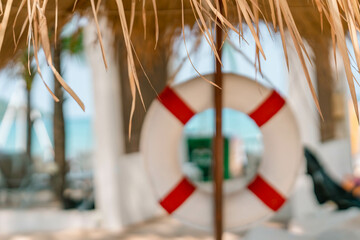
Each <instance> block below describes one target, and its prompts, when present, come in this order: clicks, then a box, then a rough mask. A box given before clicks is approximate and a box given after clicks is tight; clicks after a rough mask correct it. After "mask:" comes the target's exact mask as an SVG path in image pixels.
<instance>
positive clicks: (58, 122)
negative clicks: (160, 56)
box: [53, 41, 67, 203]
mask: <svg viewBox="0 0 360 240" xmlns="http://www.w3.org/2000/svg"><path fill="white" fill-rule="evenodd" d="M54 66H55V68H56V69H57V70H58V71H59V73H60V74H61V41H58V43H57V46H56V48H55V49H54ZM54 81H55V89H54V92H55V95H56V96H57V97H58V98H59V102H54V119H53V123H54V125H53V128H54V152H55V163H56V164H57V166H58V173H57V176H56V177H55V191H56V195H57V197H58V198H59V200H60V201H61V202H62V203H64V194H63V193H64V190H65V184H66V183H65V177H66V173H67V167H66V166H67V164H66V159H65V124H64V113H63V102H64V93H63V89H62V87H61V85H60V83H59V82H58V81H57V80H56V78H55V77H54Z"/></svg>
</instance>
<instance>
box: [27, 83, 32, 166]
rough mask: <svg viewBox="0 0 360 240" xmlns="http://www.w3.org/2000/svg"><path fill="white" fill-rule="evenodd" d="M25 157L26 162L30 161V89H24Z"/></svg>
mask: <svg viewBox="0 0 360 240" xmlns="http://www.w3.org/2000/svg"><path fill="white" fill-rule="evenodd" d="M26 93H27V96H26V105H27V106H26V157H27V160H28V161H29V162H28V164H30V163H31V162H32V159H31V136H32V134H31V128H32V121H31V89H29V88H27V89H26Z"/></svg>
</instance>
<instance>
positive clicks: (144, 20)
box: [0, 0, 360, 115]
mask: <svg viewBox="0 0 360 240" xmlns="http://www.w3.org/2000/svg"><path fill="white" fill-rule="evenodd" d="M218 1H220V0H173V1H168V0H151V1H150V0H148V1H146V0H142V1H140V4H136V3H137V1H136V0H112V1H100V0H98V1H97V2H96V3H95V1H94V0H89V1H77V0H62V1H58V0H52V1H48V0H7V1H6V4H5V8H4V14H3V15H2V19H1V25H0V48H1V47H2V48H1V52H0V54H1V58H0V66H4V65H5V64H6V63H7V62H8V61H9V60H10V59H11V58H12V57H13V55H14V53H13V50H14V49H15V48H16V47H18V48H24V47H26V44H27V45H30V44H32V45H34V44H35V45H37V48H40V47H42V48H43V49H44V52H45V54H46V56H47V60H48V63H49V66H50V68H51V69H52V71H53V72H54V74H55V75H56V76H57V79H58V80H59V81H60V82H62V83H63V86H64V88H65V89H66V90H67V91H69V93H70V94H71V95H72V96H73V98H74V99H75V100H76V101H77V102H78V103H79V105H80V106H81V105H82V103H81V101H80V99H78V97H77V96H76V94H75V93H74V92H73V91H72V90H71V89H70V88H69V87H68V86H67V85H65V84H64V82H63V81H62V78H60V75H58V74H56V72H57V71H56V69H55V68H54V67H53V66H52V64H51V53H50V52H49V47H50V44H51V41H50V39H49V36H48V32H49V30H51V31H50V32H51V33H52V34H54V35H55V36H56V34H57V29H58V28H61V27H62V26H63V25H64V23H65V22H66V21H67V20H68V19H69V18H70V17H71V16H72V14H73V11H76V12H79V13H80V14H87V15H88V16H90V17H93V18H94V19H95V22H97V18H98V16H105V17H107V18H108V19H109V20H110V22H111V23H112V24H113V29H114V32H115V35H117V36H121V37H122V38H123V39H124V42H125V46H126V51H127V54H128V57H127V61H128V66H129V71H128V72H129V81H130V82H131V84H130V86H131V89H130V91H131V92H132V94H133V97H134V99H135V97H136V94H139V95H140V97H141V91H140V84H139V81H138V77H137V73H136V68H135V59H134V55H135V56H136V54H138V55H141V54H151V51H153V48H154V47H157V46H158V45H159V44H162V45H166V44H168V45H169V46H171V43H172V40H173V39H174V38H175V37H178V36H180V35H181V33H182V32H184V31H183V30H184V27H185V25H186V26H189V27H190V28H193V27H194V26H197V29H198V31H193V32H192V34H202V35H203V36H204V37H205V39H206V41H207V42H208V44H209V46H210V47H211V48H212V50H213V51H214V54H215V57H216V58H217V59H218V60H220V58H219V56H218V54H217V52H216V50H215V45H214V40H213V33H212V31H213V28H214V26H215V25H218V26H220V27H221V28H222V29H223V30H224V31H225V32H228V31H230V30H231V31H234V32H235V33H237V34H238V35H239V37H240V38H242V37H243V36H242V34H243V29H242V24H247V25H248V27H249V29H250V32H251V34H252V37H253V39H254V41H255V43H256V52H255V54H256V59H257V60H258V62H260V61H259V59H260V57H263V58H265V52H264V50H263V49H262V45H261V41H260V37H259V36H260V33H259V28H258V24H259V22H260V21H264V22H265V23H266V24H267V26H269V28H272V29H273V30H274V32H279V34H280V36H281V39H282V46H283V50H284V55H285V59H286V63H287V66H288V67H289V62H288V54H287V47H286V41H285V31H288V32H289V35H290V36H291V39H292V42H293V43H294V46H295V49H296V52H297V55H298V57H299V59H300V62H301V65H302V69H303V72H304V75H305V77H306V79H307V81H308V84H309V88H310V91H311V93H312V96H313V99H314V102H315V104H316V107H317V109H318V110H319V112H320V113H321V111H320V106H319V104H318V101H317V95H316V92H315V90H314V87H313V86H312V82H311V79H310V74H309V71H308V69H307V67H306V64H305V60H306V58H307V59H309V56H308V54H307V52H306V49H305V45H304V39H305V40H306V39H311V38H315V37H325V38H329V39H331V40H332V43H333V47H336V48H338V49H339V51H340V53H341V57H342V59H343V63H344V67H345V70H346V77H347V81H348V85H349V88H350V93H351V96H352V99H353V102H354V106H355V110H356V112H357V115H358V111H357V101H356V95H355V88H354V83H353V78H354V76H353V74H352V72H351V64H350V59H349V56H348V50H347V46H346V37H345V36H346V32H347V31H348V32H349V35H350V39H351V42H352V43H353V46H354V52H355V60H356V62H357V66H358V68H360V49H359V44H358V37H357V33H358V31H359V30H360V5H359V1H358V0H221V1H222V3H223V6H224V12H220V11H219V2H218ZM0 3H1V2H0ZM25 6H27V7H25ZM34 6H35V8H34ZM1 12H2V5H0V13H1ZM36 17H37V18H38V19H37V20H35V18H36ZM11 26H12V28H11ZM26 29H27V31H28V34H27V36H26V38H25V37H24V34H23V33H24V32H25V31H26ZM9 32H10V33H11V32H12V34H9ZM97 32H98V38H99V43H100V45H102V40H101V29H99V27H97ZM11 38H13V39H14V40H10V39H11ZM32 38H35V39H37V40H36V41H32ZM55 38H56V37H54V39H55ZM140 39H143V40H142V41H143V42H142V43H140ZM14 41H15V43H14ZM37 41H38V43H37ZM136 42H137V43H140V44H135V43H136ZM185 42H186V41H185ZM147 43H151V44H147ZM5 45H6V46H5ZM137 46H142V49H141V52H138V53H136V52H135V51H136V49H137ZM144 46H151V47H147V48H144ZM9 49H12V51H9ZM101 49H102V48H101ZM168 49H169V51H170V52H171V47H169V48H168ZM102 51H103V50H102ZM103 59H104V63H105V66H106V58H105V55H103ZM258 66H259V65H258ZM259 67H260V66H259ZM134 101H135V100H134ZM133 104H134V103H133Z"/></svg>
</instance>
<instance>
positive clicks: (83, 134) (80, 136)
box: [0, 115, 94, 158]
mask: <svg viewBox="0 0 360 240" xmlns="http://www.w3.org/2000/svg"><path fill="white" fill-rule="evenodd" d="M42 121H43V122H44V125H45V128H46V130H47V133H48V134H49V137H50V139H51V141H52V143H53V131H52V126H53V124H52V117H51V115H48V116H45V117H43V118H42ZM92 129H93V128H92V119H91V118H83V119H76V118H75V119H66V120H65V137H66V156H67V158H72V157H74V156H76V155H78V154H82V153H89V152H92V149H93V146H94V136H93V130H92ZM16 131H17V130H16V127H15V124H13V125H12V127H11V130H10V133H9V136H8V139H7V141H6V146H5V148H4V149H0V151H5V152H9V153H14V152H16V150H15V149H16V148H15V142H16ZM32 141H33V145H32V153H33V155H34V156H39V155H42V154H43V151H44V150H43V149H42V146H41V145H40V142H39V139H38V137H37V135H36V132H35V130H34V129H32Z"/></svg>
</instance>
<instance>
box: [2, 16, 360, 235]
mask: <svg viewBox="0 0 360 240" xmlns="http://www.w3.org/2000/svg"><path fill="white" fill-rule="evenodd" d="M101 28H102V30H103V33H102V34H103V37H104V46H105V52H106V56H107V58H108V60H109V69H108V70H107V71H106V70H105V69H104V66H103V62H102V57H101V51H100V48H99V45H98V43H97V35H96V28H95V25H94V23H93V22H92V21H90V20H88V19H86V18H81V17H78V16H75V17H74V18H73V20H72V21H71V22H70V23H69V24H68V25H67V26H65V28H64V29H63V32H62V33H61V37H60V39H61V41H60V42H59V43H58V46H57V48H56V49H54V56H58V64H59V66H60V68H61V72H62V74H63V77H64V79H65V80H66V82H67V83H68V84H69V85H70V86H71V87H72V89H73V90H74V91H75V92H76V93H77V94H78V95H79V96H80V98H81V99H82V100H83V102H84V103H85V106H86V111H85V112H83V111H82V110H81V109H80V107H79V106H78V105H77V104H76V102H75V101H74V100H73V99H72V98H71V97H70V96H69V95H68V94H67V93H65V92H64V93H61V92H62V90H61V88H60V87H59V86H57V85H56V84H55V83H54V78H53V76H52V72H51V71H49V70H48V69H47V68H46V62H45V58H44V55H43V54H41V53H39V56H38V57H39V62H40V66H42V75H43V79H44V80H45V81H46V82H47V84H48V85H49V87H50V88H51V89H54V91H55V93H57V94H56V95H57V96H60V97H59V98H60V102H59V103H55V102H54V100H53V99H52V97H51V95H50V94H49V93H48V91H47V90H46V88H45V86H44V84H43V82H42V79H41V77H40V76H39V74H37V73H36V61H35V58H34V56H33V55H31V53H30V55H29V54H28V51H25V52H24V54H23V56H21V57H20V58H19V61H18V63H16V64H14V65H13V66H11V67H7V68H5V69H3V70H2V71H1V73H0V89H2V90H1V91H0V119H1V121H0V236H2V238H1V239H22V240H24V239H64V238H68V239H209V238H211V233H208V232H205V231H201V230H198V229H196V228H192V226H188V225H183V224H182V223H180V222H178V221H177V220H173V219H171V218H170V217H168V216H166V214H165V212H164V211H163V210H162V209H160V207H159V206H158V204H157V202H156V199H155V197H154V195H153V193H152V191H151V186H150V184H149V180H148V177H147V175H146V169H145V168H144V165H143V161H142V155H141V152H140V148H139V141H140V136H141V126H142V122H143V119H144V116H145V111H144V109H143V108H142V107H141V105H139V104H140V101H137V107H136V112H135V116H134V120H133V121H134V122H133V131H132V137H131V140H129V139H128V127H129V125H128V121H129V114H130V106H131V105H130V104H131V95H130V91H129V85H128V82H127V81H124V80H123V79H126V77H125V76H127V73H126V69H127V66H126V63H125V62H126V61H125V59H126V57H125V55H124V54H125V53H124V51H123V50H121V49H123V48H121V46H122V45H121V44H123V43H121V42H120V43H118V42H116V43H114V42H113V36H112V31H111V29H110V27H108V25H107V23H106V22H105V21H101ZM260 28H261V32H262V33H263V34H262V35H261V42H262V44H263V48H264V51H265V53H266V56H267V59H268V60H266V61H264V60H263V59H261V60H260V61H261V69H262V72H261V73H259V72H257V71H256V67H255V62H256V59H255V43H254V42H253V41H252V37H250V36H251V33H250V31H249V30H248V29H247V27H246V26H244V31H245V32H244V34H245V39H249V41H248V42H245V41H243V40H240V43H239V39H238V38H237V37H236V36H235V34H234V36H232V35H231V32H230V36H229V40H227V41H225V43H224V46H223V64H224V72H227V73H235V74H239V75H243V76H246V77H249V78H250V79H253V80H254V81H257V82H258V83H259V84H263V85H265V86H267V87H269V88H273V89H275V90H277V91H278V92H279V93H280V94H281V95H282V96H283V97H285V98H286V99H287V101H288V102H289V103H290V104H291V106H292V109H293V112H294V115H295V116H296V120H297V123H298V125H299V129H300V132H301V136H302V143H303V146H304V147H307V149H308V151H310V153H309V154H310V155H309V154H308V155H306V156H305V155H304V162H303V166H302V169H299V172H300V175H299V177H298V180H297V182H296V185H295V188H294V191H293V195H292V197H291V198H290V200H289V201H288V203H287V204H286V205H285V206H284V207H283V208H282V209H281V211H280V212H279V213H278V214H276V215H275V216H274V217H273V218H271V219H270V220H269V221H267V222H265V223H262V224H260V225H259V226H257V227H255V228H253V229H251V230H249V231H239V232H235V233H226V234H225V237H226V238H225V239H263V238H262V237H264V236H269V235H271V236H273V237H274V239H310V238H305V237H307V236H311V237H315V236H317V237H318V238H311V239H340V238H329V236H330V235H331V236H332V237H334V236H338V235H336V234H335V235H334V234H331V231H336V229H341V230H339V232H341V231H342V232H341V234H343V235H339V236H341V237H344V236H345V238H346V236H348V237H349V236H350V237H349V238H346V239H359V238H358V237H360V233H359V230H356V229H357V227H355V226H359V225H358V224H360V215H359V212H358V207H360V204H359V202H360V200H359V199H360V180H359V179H360V168H359V167H360V149H359V147H360V143H359V136H360V135H359V134H360V133H359V128H358V122H357V120H356V116H355V112H354V110H353V105H352V103H351V100H350V94H349V92H348V88H347V85H346V80H345V73H344V69H343V68H342V64H340V63H339V62H340V61H341V58H340V57H339V58H337V61H338V62H337V64H336V63H335V62H333V60H332V59H333V58H332V57H329V53H328V50H329V49H328V48H326V47H329V46H328V45H326V44H325V45H322V44H320V43H316V42H315V43H314V42H308V51H309V53H310V56H311V58H312V60H313V61H314V62H315V63H316V64H313V65H311V64H310V63H309V62H308V63H307V64H308V67H309V69H310V73H311V76H312V79H313V81H314V82H313V83H314V85H315V86H317V89H319V91H320V89H322V90H321V91H322V92H319V93H318V94H319V98H320V99H319V100H320V105H321V107H322V109H323V111H324V112H323V114H324V116H325V118H324V120H321V119H320V118H319V114H318V113H317V110H316V108H315V104H314V102H313V100H312V98H311V93H310V91H309V89H308V86H307V83H306V79H305V76H303V73H302V69H301V67H300V62H299V60H298V59H297V55H296V52H295V49H294V47H293V45H292V43H291V41H288V51H289V60H290V69H289V71H288V70H287V67H286V63H285V59H284V55H283V52H282V45H281V39H280V36H278V35H274V34H271V33H269V32H268V31H267V29H266V26H265V25H260ZM185 30H186V31H185V34H186V33H189V32H190V31H191V30H190V29H185ZM246 36H249V37H248V38H247V37H246ZM186 41H187V47H188V51H190V52H189V54H190V58H191V60H192V62H193V63H194V66H195V67H196V70H197V71H199V72H200V73H201V74H203V75H205V74H211V73H213V72H214V66H215V63H214V56H213V54H212V52H211V49H210V47H209V46H208V44H207V43H206V41H205V39H202V38H199V37H193V38H187V39H186ZM314 44H320V45H321V47H322V48H323V49H322V50H323V51H320V50H321V49H320V50H319V51H316V50H317V49H319V48H320V47H315V48H310V46H312V47H313V46H314ZM114 45H116V49H117V48H118V49H120V50H119V51H114V50H113V49H114ZM173 49H174V50H173V52H172V54H171V55H169V56H168V55H166V54H162V52H161V48H160V50H158V55H156V58H155V59H156V61H154V62H153V63H152V65H151V66H152V69H153V70H148V69H149V68H150V67H149V66H150V64H147V62H149V59H145V60H144V68H145V70H146V72H147V73H148V74H149V78H150V80H151V81H152V80H153V79H155V80H154V81H152V83H153V86H154V88H155V90H156V91H157V92H160V91H161V89H162V88H163V87H164V86H165V84H166V83H169V84H174V85H175V84H179V83H182V82H185V81H188V80H190V79H192V78H194V77H197V76H198V73H197V72H196V70H195V69H194V67H193V66H192V65H191V63H190V62H189V61H188V56H187V50H186V49H185V48H184V43H183V37H182V36H179V38H178V39H175V41H174V42H173ZM195 49H196V51H194V50H195ZM312 49H315V50H312ZM324 49H325V50H324ZM349 49H351V44H349ZM349 54H352V53H351V51H350V53H349ZM28 58H29V59H30V62H31V64H30V65H31V67H30V69H31V71H33V72H32V74H29V71H28V70H27V61H24V59H25V60H27V59H28ZM54 58H55V57H54ZM54 61H55V60H54ZM329 66H330V68H329ZM324 72H325V73H324ZM354 74H355V75H356V76H358V73H357V72H356V71H355V70H354ZM329 76H330V77H329ZM324 78H326V81H323V79H324ZM140 81H141V86H142V93H143V96H144V100H145V105H146V108H149V106H150V103H151V101H152V100H153V99H154V98H155V97H156V94H155V92H154V90H153V89H152V88H151V87H150V85H149V83H148V82H147V80H146V78H145V77H143V76H142V77H141V78H140ZM324 86H330V87H324ZM356 90H357V93H358V92H359V87H358V85H356ZM58 93H60V94H58ZM200 94H201V93H200ZM223 111H224V125H223V131H224V179H225V192H226V194H230V193H232V192H234V191H241V189H243V188H244V187H245V186H246V185H247V184H248V183H249V181H250V180H251V179H252V178H253V177H254V175H255V174H256V171H257V167H258V166H259V164H260V162H261V159H262V154H263V148H264V146H263V142H262V135H261V132H260V130H259V128H258V127H257V126H256V124H255V123H254V122H253V121H252V120H251V119H250V118H249V117H247V115H245V114H243V113H240V112H236V111H234V110H232V109H224V110H223ZM213 134H214V111H213V110H212V109H209V110H207V111H204V112H202V113H199V114H197V115H196V116H195V117H194V118H193V119H191V121H190V122H188V123H187V124H186V126H185V128H184V132H183V141H182V144H181V146H179V152H180V154H179V155H180V156H181V158H180V160H181V164H182V169H183V171H184V173H185V174H186V175H187V176H188V177H189V178H190V179H191V180H192V181H193V182H195V183H196V184H197V185H198V186H200V188H203V189H204V190H206V191H212V190H211V181H212V179H211V159H212V150H211V146H212V136H213ZM284 147H286V146H284ZM310 164H315V165H316V164H317V165H316V166H317V167H316V168H310V169H309V166H310ZM311 166H313V165H311ZM319 169H320V170H319ZM319 174H320V175H319ZM319 176H320V177H319ZM319 189H320V190H319ZM338 209H343V210H342V211H338ZM240 214H241V213H240ZM334 229H335V230H334ZM344 229H347V230H346V231H345V230H344ZM349 229H351V230H349ZM344 234H345V235H344ZM346 234H349V235H346ZM261 236H262V237H261ZM275 237H276V238H275ZM267 239H270V238H267Z"/></svg>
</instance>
